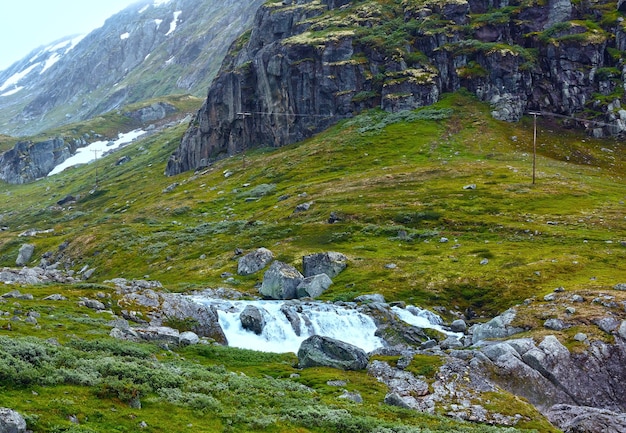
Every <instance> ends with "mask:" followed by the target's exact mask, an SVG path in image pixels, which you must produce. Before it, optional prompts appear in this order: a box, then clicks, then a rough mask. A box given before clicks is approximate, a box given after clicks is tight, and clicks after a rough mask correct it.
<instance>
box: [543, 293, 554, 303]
mask: <svg viewBox="0 0 626 433" xmlns="http://www.w3.org/2000/svg"><path fill="white" fill-rule="evenodd" d="M543 300H544V301H546V302H554V301H555V300H556V295H555V294H554V293H550V294H548V295H546V296H544V297H543Z"/></svg>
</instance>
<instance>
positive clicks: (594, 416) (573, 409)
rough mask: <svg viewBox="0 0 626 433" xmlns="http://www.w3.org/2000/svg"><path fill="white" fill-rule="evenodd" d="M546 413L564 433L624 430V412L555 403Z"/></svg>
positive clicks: (614, 432) (625, 429)
mask: <svg viewBox="0 0 626 433" xmlns="http://www.w3.org/2000/svg"><path fill="white" fill-rule="evenodd" d="M546 415H547V418H548V420H549V421H550V422H551V423H552V424H554V425H555V426H557V427H558V428H560V429H561V430H563V432H564V433H579V432H585V433H623V432H626V414H624V413H617V412H612V411H610V410H606V409H598V408H595V407H583V406H570V405H566V404H557V405H554V406H552V407H551V408H550V410H549V411H548V413H547V414H546Z"/></svg>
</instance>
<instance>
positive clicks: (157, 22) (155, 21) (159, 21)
mask: <svg viewBox="0 0 626 433" xmlns="http://www.w3.org/2000/svg"><path fill="white" fill-rule="evenodd" d="M162 22H163V20H154V23H155V24H156V26H157V30H158V29H159V27H161V23H162Z"/></svg>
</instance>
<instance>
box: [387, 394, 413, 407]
mask: <svg viewBox="0 0 626 433" xmlns="http://www.w3.org/2000/svg"><path fill="white" fill-rule="evenodd" d="M384 402H385V404H388V405H389V406H395V407H400V408H402V409H411V406H410V405H409V404H408V403H407V402H405V401H404V399H403V398H402V397H401V396H400V395H398V393H395V392H390V393H389V394H387V395H386V396H385V400H384Z"/></svg>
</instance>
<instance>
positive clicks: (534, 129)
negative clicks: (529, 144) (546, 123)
mask: <svg viewBox="0 0 626 433" xmlns="http://www.w3.org/2000/svg"><path fill="white" fill-rule="evenodd" d="M528 114H530V115H532V116H533V118H534V119H533V185H534V184H535V179H536V172H537V116H541V112H539V111H530V112H529V113H528Z"/></svg>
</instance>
